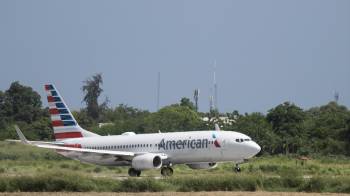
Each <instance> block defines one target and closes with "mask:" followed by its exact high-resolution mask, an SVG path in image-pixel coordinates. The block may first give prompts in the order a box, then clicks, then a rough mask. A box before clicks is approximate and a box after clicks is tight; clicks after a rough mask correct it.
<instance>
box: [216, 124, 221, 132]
mask: <svg viewBox="0 0 350 196" xmlns="http://www.w3.org/2000/svg"><path fill="white" fill-rule="evenodd" d="M215 131H220V127H219V125H218V124H217V123H215Z"/></svg>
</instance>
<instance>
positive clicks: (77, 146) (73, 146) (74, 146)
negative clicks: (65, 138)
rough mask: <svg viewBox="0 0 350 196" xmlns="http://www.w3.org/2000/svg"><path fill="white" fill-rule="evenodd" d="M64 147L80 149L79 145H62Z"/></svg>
mask: <svg viewBox="0 0 350 196" xmlns="http://www.w3.org/2000/svg"><path fill="white" fill-rule="evenodd" d="M63 146H64V147H71V148H81V144H64V145H63Z"/></svg>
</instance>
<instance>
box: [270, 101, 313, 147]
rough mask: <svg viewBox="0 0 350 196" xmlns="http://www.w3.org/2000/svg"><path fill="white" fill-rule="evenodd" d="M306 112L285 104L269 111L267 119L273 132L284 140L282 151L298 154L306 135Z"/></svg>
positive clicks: (287, 103)
mask: <svg viewBox="0 0 350 196" xmlns="http://www.w3.org/2000/svg"><path fill="white" fill-rule="evenodd" d="M305 117H306V116H305V112H304V111H303V110H302V109H301V108H299V107H298V106H296V105H294V104H291V103H289V102H285V103H283V104H280V105H278V106H277V107H275V108H273V109H271V110H269V112H268V114H267V116H266V119H267V121H268V122H269V123H271V125H272V129H273V131H274V132H275V133H276V134H277V135H278V136H279V137H280V138H281V139H282V143H281V145H280V151H281V152H284V153H296V152H298V149H299V148H300V147H301V146H302V143H303V140H304V139H305V137H306V135H305V132H304V131H303V122H304V120H305Z"/></svg>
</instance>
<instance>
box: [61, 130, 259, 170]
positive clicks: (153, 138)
mask: <svg viewBox="0 0 350 196" xmlns="http://www.w3.org/2000/svg"><path fill="white" fill-rule="evenodd" d="M62 142H63V143H64V144H65V145H68V146H74V145H75V146H77V147H79V148H87V149H97V150H110V151H127V152H135V153H136V154H143V153H155V154H161V155H162V154H163V155H164V156H166V157H167V158H166V159H164V160H163V163H164V164H190V163H202V162H227V161H233V162H240V161H243V160H244V159H249V158H251V157H253V156H254V155H256V154H257V153H259V151H260V146H259V145H258V144H256V143H255V142H254V141H252V140H251V139H250V138H249V137H248V136H246V135H244V134H242V133H238V132H233V131H189V132H172V133H152V134H133V133H126V134H124V135H116V136H97V137H84V138H75V139H66V140H63V141H62ZM59 153H61V154H63V155H64V156H67V157H70V158H73V159H77V160H80V161H83V162H89V163H94V164H100V165H117V166H118V165H130V160H125V157H124V158H123V159H120V160H119V159H118V157H117V156H116V157H111V156H106V157H105V158H101V157H95V156H94V155H91V154H84V153H83V154H82V153H76V152H66V151H59Z"/></svg>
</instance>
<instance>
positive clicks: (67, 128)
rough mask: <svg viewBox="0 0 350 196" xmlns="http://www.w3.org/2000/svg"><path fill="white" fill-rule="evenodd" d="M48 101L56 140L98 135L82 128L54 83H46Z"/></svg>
mask: <svg viewBox="0 0 350 196" xmlns="http://www.w3.org/2000/svg"><path fill="white" fill-rule="evenodd" d="M45 91H46V93H47V101H48V103H49V112H50V116H51V121H52V127H53V131H54V134H55V139H56V140H63V139H69V138H80V137H91V136H98V135H97V134H94V133H92V132H89V131H86V130H84V129H83V128H81V127H80V126H79V125H78V123H77V121H76V120H75V119H74V116H73V115H72V113H71V112H70V111H69V109H68V107H67V105H66V104H65V102H64V100H63V99H62V97H61V96H60V94H59V92H58V91H57V89H56V88H55V86H54V85H53V84H46V85H45Z"/></svg>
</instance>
